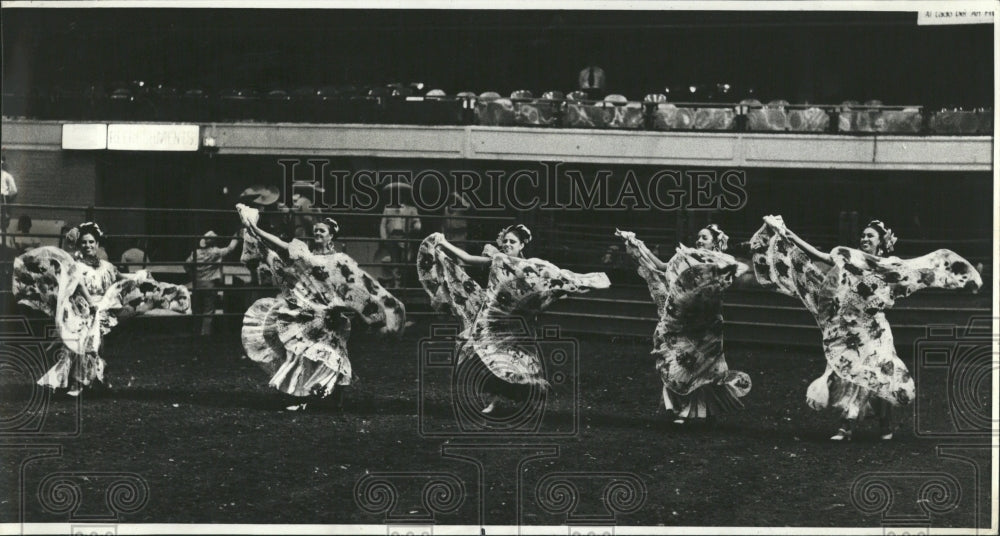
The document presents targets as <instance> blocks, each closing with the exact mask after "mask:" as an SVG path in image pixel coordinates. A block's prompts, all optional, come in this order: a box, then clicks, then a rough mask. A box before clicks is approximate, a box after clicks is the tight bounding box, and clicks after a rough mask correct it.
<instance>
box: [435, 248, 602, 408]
mask: <svg viewBox="0 0 1000 536" xmlns="http://www.w3.org/2000/svg"><path fill="white" fill-rule="evenodd" d="M442 240H444V235H442V234H441V233H434V234H432V235H430V236H428V237H427V238H425V239H424V241H423V243H421V245H420V250H419V252H418V255H417V273H418V274H419V277H420V282H421V284H422V285H423V287H424V289H425V290H426V291H427V293H428V294H429V295H430V297H431V304H432V305H433V306H434V307H435V308H436V309H438V310H445V311H448V312H449V313H451V314H452V316H454V317H455V318H456V319H457V320H458V322H459V325H460V329H461V333H460V336H459V342H458V345H459V358H458V360H459V363H461V362H462V361H464V360H465V359H468V358H470V357H472V356H475V357H477V358H479V359H480V360H482V362H483V364H485V365H486V367H487V368H488V369H489V370H490V372H492V373H493V375H494V376H496V377H497V378H499V379H501V380H503V381H505V382H507V383H510V384H534V385H538V386H541V387H543V388H545V387H548V381H547V380H546V379H545V376H544V371H543V369H542V362H541V358H540V356H539V350H538V348H537V345H535V344H533V343H534V340H535V330H536V328H537V323H538V319H537V317H538V314H539V313H541V312H542V311H544V310H545V309H546V308H548V307H549V306H550V305H551V304H552V303H553V302H555V301H556V300H558V299H560V298H564V297H566V296H569V295H572V294H582V293H585V292H588V291H590V290H592V289H602V288H608V287H609V286H611V282H610V281H609V280H608V277H607V275H605V274H603V273H600V272H595V273H588V274H578V273H575V272H571V271H569V270H562V269H560V268H558V267H556V266H555V265H553V264H551V263H548V262H546V261H543V260H541V259H522V258H518V257H511V256H508V255H506V254H504V253H501V252H500V250H498V249H497V248H496V247H494V246H493V245H487V246H486V247H485V248H484V249H483V256H486V257H490V258H491V259H492V262H491V264H490V268H489V282H488V283H487V285H486V288H485V289H484V288H482V287H480V286H479V284H477V283H476V282H475V281H473V280H472V278H470V277H469V276H468V274H466V273H465V270H464V269H462V267H461V266H459V265H458V264H457V263H456V262H455V261H454V260H452V259H451V258H450V257H448V256H447V255H446V254H445V253H444V252H443V251H441V250H439V249H438V247H437V246H438V245H439V244H440V243H441V241H442Z"/></svg>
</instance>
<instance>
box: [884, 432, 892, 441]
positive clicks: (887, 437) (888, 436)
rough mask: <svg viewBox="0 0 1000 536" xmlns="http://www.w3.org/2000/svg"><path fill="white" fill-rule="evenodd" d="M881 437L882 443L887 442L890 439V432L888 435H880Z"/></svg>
mask: <svg viewBox="0 0 1000 536" xmlns="http://www.w3.org/2000/svg"><path fill="white" fill-rule="evenodd" d="M881 437H882V440H883V441H889V440H891V439H892V432H889V433H888V434H882V436H881Z"/></svg>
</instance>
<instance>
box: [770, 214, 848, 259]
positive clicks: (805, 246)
mask: <svg viewBox="0 0 1000 536" xmlns="http://www.w3.org/2000/svg"><path fill="white" fill-rule="evenodd" d="M764 223H766V224H768V225H769V226H771V228H773V229H774V230H775V232H777V233H778V234H779V235H781V236H783V237H785V238H787V239H789V240H791V241H792V242H793V243H794V244H795V245H796V246H799V247H800V248H801V249H802V251H804V252H805V253H806V254H807V255H809V257H810V258H812V259H813V260H817V261H820V262H825V263H826V264H833V260H832V259H831V258H830V254H829V253H823V252H822V251H820V250H818V249H816V248H814V247H813V246H812V244H810V243H809V242H806V241H805V240H803V239H802V238H800V237H799V235H797V234H795V233H793V232H792V231H791V229H789V228H788V227H785V222H783V221H782V220H781V217H780V216H764Z"/></svg>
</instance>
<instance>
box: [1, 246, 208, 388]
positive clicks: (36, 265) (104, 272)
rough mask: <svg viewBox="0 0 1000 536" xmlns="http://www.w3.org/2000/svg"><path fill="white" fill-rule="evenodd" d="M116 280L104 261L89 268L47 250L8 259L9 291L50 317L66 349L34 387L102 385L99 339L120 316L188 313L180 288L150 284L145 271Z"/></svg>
mask: <svg viewBox="0 0 1000 536" xmlns="http://www.w3.org/2000/svg"><path fill="white" fill-rule="evenodd" d="M119 277H120V276H119V273H118V270H117V269H116V268H115V267H114V265H112V264H111V263H109V262H107V261H103V260H102V261H99V262H98V265H97V266H91V265H88V264H86V263H84V262H82V261H78V260H76V259H74V258H73V257H72V256H71V255H70V254H69V253H66V252H65V251H63V250H61V249H59V248H55V247H51V246H45V247H41V248H37V249H33V250H31V251H29V252H27V253H25V254H24V255H21V256H20V257H18V258H16V259H15V260H14V284H13V290H14V296H15V298H16V299H17V300H18V303H20V304H22V305H25V306H27V307H30V308H32V309H35V310H38V311H41V312H43V313H45V314H48V315H51V316H53V317H54V318H55V321H56V326H57V328H58V329H59V336H60V338H61V339H62V342H63V344H64V345H65V346H66V347H67V348H68V349H69V350H70V351H69V352H64V353H63V355H62V357H61V358H60V359H59V360H58V361H57V363H56V365H55V366H54V367H52V369H50V370H49V371H48V372H47V373H46V374H45V376H43V377H42V378H41V379H39V380H38V383H39V385H47V386H50V387H53V388H66V387H69V386H70V383H71V381H76V382H77V383H80V384H82V385H89V384H91V383H92V382H94V381H95V380H97V381H102V380H103V378H104V365H105V362H104V360H103V359H101V358H100V356H99V355H98V352H99V350H100V347H101V339H102V337H103V336H104V335H107V334H108V333H109V332H110V331H111V329H112V328H113V327H114V326H116V325H117V324H118V320H119V319H120V318H127V317H130V316H135V315H138V314H190V313H191V295H190V292H189V291H188V290H187V289H186V288H184V287H182V286H178V285H171V284H169V283H160V282H158V281H155V280H154V279H153V278H152V277H151V276H150V275H149V273H148V272H145V271H140V272H138V273H136V274H132V275H125V276H123V277H121V279H119ZM84 289H86V293H85V292H84ZM87 293H89V294H90V296H91V299H93V303H91V301H90V300H88V299H87Z"/></svg>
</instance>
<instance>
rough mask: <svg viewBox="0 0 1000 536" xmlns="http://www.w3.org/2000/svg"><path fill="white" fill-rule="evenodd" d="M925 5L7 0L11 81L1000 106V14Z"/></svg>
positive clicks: (8, 89) (6, 62) (22, 84)
mask: <svg viewBox="0 0 1000 536" xmlns="http://www.w3.org/2000/svg"><path fill="white" fill-rule="evenodd" d="M916 18H917V14H916V13H915V12H910V13H902V12H888V13H855V12H673V11H670V12H663V11H657V12H651V11H629V12H617V11H603V12H598V11H578V12H577V11H573V12H571V11H468V10H464V11H463V10H447V11H421V10H381V11H361V10H252V9H240V10H226V9H196V10H191V9H4V24H3V84H4V93H18V92H27V91H29V90H32V89H34V90H39V91H47V90H51V89H52V88H54V87H59V88H63V89H69V88H86V87H90V86H92V85H96V86H97V87H98V89H104V90H105V91H107V90H110V89H112V86H115V85H117V84H123V83H128V82H131V81H134V80H142V81H145V82H147V83H149V84H161V83H162V84H167V85H170V86H172V87H175V88H178V89H180V90H182V91H183V90H186V89H191V88H195V87H198V88H203V89H210V90H223V89H228V88H253V89H258V90H268V89H274V88H283V89H291V88H295V87H300V86H303V85H310V86H322V85H328V84H334V85H336V84H345V83H350V84H382V83H390V82H403V83H408V82H418V81H419V82H425V83H427V84H428V85H429V86H431V87H437V88H441V89H444V90H445V91H446V92H448V93H449V94H454V93H457V92H459V91H474V92H476V93H481V92H483V91H488V90H493V91H498V92H499V93H501V94H507V93H509V92H510V91H513V90H517V89H529V90H532V91H535V92H536V95H537V94H540V93H541V92H544V91H547V90H559V91H567V90H572V89H575V87H576V75H577V73H578V72H579V70H580V69H582V68H583V67H584V66H586V65H588V64H590V63H596V64H598V65H600V66H602V67H603V68H604V69H605V71H606V72H607V79H608V89H609V90H611V91H613V92H620V93H623V94H625V95H626V96H628V97H629V98H631V99H635V100H638V99H641V98H642V96H643V95H645V94H646V93H650V92H659V91H662V88H664V87H665V86H672V87H673V86H686V85H689V84H716V83H729V84H732V85H733V86H734V87H735V88H736V93H735V96H736V97H737V98H742V97H743V96H745V94H746V93H747V91H748V90H749V89H750V88H753V89H754V90H755V91H754V94H755V96H756V97H757V98H759V99H761V100H763V101H767V100H770V99H775V98H780V99H785V100H789V101H792V102H806V101H808V102H811V103H821V104H830V103H840V102H841V101H843V100H848V99H849V100H858V101H865V100H868V99H879V100H881V101H883V102H884V103H885V104H922V105H926V106H939V105H942V106H965V107H974V106H990V105H991V103H992V100H993V98H992V96H993V74H992V73H993V62H994V60H993V46H992V43H993V28H992V26H990V25H961V26H919V27H918V26H917V23H916Z"/></svg>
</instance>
